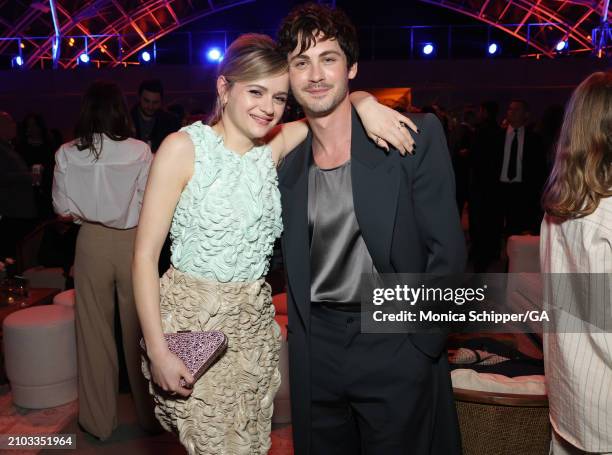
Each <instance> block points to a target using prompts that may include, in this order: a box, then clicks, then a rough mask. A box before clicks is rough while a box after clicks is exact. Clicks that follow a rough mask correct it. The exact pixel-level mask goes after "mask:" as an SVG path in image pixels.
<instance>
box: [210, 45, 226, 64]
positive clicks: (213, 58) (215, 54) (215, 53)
mask: <svg viewBox="0 0 612 455" xmlns="http://www.w3.org/2000/svg"><path fill="white" fill-rule="evenodd" d="M206 58H207V59H208V61H209V62H220V61H221V60H223V54H222V53H221V51H220V50H219V48H218V47H213V48H211V49H209V50H208V52H206Z"/></svg>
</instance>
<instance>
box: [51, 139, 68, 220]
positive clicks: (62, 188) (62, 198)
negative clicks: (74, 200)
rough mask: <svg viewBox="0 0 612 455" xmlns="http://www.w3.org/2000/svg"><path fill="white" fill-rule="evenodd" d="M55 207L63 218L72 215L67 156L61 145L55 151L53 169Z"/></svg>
mask: <svg viewBox="0 0 612 455" xmlns="http://www.w3.org/2000/svg"><path fill="white" fill-rule="evenodd" d="M51 195H52V196H51V197H52V199H53V209H54V210H55V213H57V214H58V215H59V216H60V217H62V218H68V217H72V214H71V213H70V209H69V207H68V196H67V191H66V157H65V156H64V149H63V147H60V148H59V150H58V151H57V152H56V153H55V169H54V171H53V186H52V188H51Z"/></svg>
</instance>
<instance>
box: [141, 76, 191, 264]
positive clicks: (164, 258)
mask: <svg viewBox="0 0 612 455" xmlns="http://www.w3.org/2000/svg"><path fill="white" fill-rule="evenodd" d="M163 98H164V87H163V86H162V83H161V81H160V80H158V79H151V80H146V81H143V82H142V83H141V84H140V86H139V87H138V104H137V105H136V106H134V107H133V108H132V111H131V114H132V121H133V122H134V128H135V130H136V136H135V138H136V139H140V140H141V141H143V142H146V143H147V144H149V147H151V152H153V153H155V152H157V149H158V148H159V146H160V145H161V143H162V142H163V140H164V139H165V138H166V136H168V135H169V134H171V133H174V132H176V131H178V130H179V129H180V128H181V120H180V119H179V118H178V117H177V116H175V115H174V114H172V113H170V112H168V111H165V110H164V109H163V107H162V102H163ZM170 244H171V242H170V234H168V236H167V237H166V241H165V242H164V245H163V247H162V250H161V253H160V255H159V264H158V269H159V276H162V275H163V274H164V273H165V272H166V270H168V268H169V267H170V256H171V252H170Z"/></svg>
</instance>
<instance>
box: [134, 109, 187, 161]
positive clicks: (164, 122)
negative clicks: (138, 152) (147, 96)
mask: <svg viewBox="0 0 612 455" xmlns="http://www.w3.org/2000/svg"><path fill="white" fill-rule="evenodd" d="M139 115H140V114H139V113H138V106H134V107H133V108H132V121H133V123H134V129H135V130H136V136H135V138H136V139H140V140H142V133H141V132H140V122H139V121H138V116H139ZM180 128H181V121H180V120H179V119H178V117H176V116H175V115H174V114H172V113H170V112H167V111H164V110H161V109H160V110H158V111H157V112H156V113H155V123H154V124H153V130H152V131H151V137H150V141H151V152H153V153H155V152H157V149H158V148H159V146H160V145H161V143H162V142H163V140H164V139H166V136H168V135H169V134H171V133H175V132H177V131H178V130H179V129H180Z"/></svg>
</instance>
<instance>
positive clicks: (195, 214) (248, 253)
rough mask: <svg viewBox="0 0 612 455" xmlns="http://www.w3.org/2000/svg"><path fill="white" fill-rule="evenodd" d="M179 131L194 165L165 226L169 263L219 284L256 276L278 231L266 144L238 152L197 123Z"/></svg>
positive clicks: (278, 211) (277, 196) (275, 191)
mask: <svg viewBox="0 0 612 455" xmlns="http://www.w3.org/2000/svg"><path fill="white" fill-rule="evenodd" d="M181 131H184V132H186V133H188V134H189V136H190V137H191V140H192V142H193V145H194V148H195V164H194V170H193V176H192V177H191V179H190V180H189V182H188V183H187V185H186V186H185V188H184V189H183V192H182V193H181V196H180V199H179V201H178V204H177V206H176V209H175V211H174V216H173V218H172V224H171V226H170V237H171V240H172V248H171V251H172V265H173V266H174V267H175V268H176V269H178V270H180V271H181V272H185V273H188V274H191V275H195V276H199V277H203V278H208V279H211V280H216V281H220V282H223V283H227V282H230V281H254V280H257V279H259V278H261V277H262V276H264V275H265V274H266V273H267V272H268V266H269V259H270V256H271V254H272V248H273V246H274V241H275V239H276V238H278V237H279V236H280V234H281V232H282V230H283V225H282V221H281V202H280V192H279V190H278V176H277V173H276V167H275V165H274V161H273V160H272V151H271V149H270V147H268V146H267V145H264V146H258V147H253V148H252V149H251V150H249V151H248V152H247V153H245V154H244V155H242V156H241V155H239V154H237V153H236V152H233V151H231V150H229V149H227V148H225V146H224V144H223V138H222V137H221V136H219V135H218V134H217V133H216V132H215V131H214V130H213V129H212V128H211V127H210V126H208V125H204V124H202V122H196V123H194V124H192V125H189V126H186V127H184V128H182V129H181Z"/></svg>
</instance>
